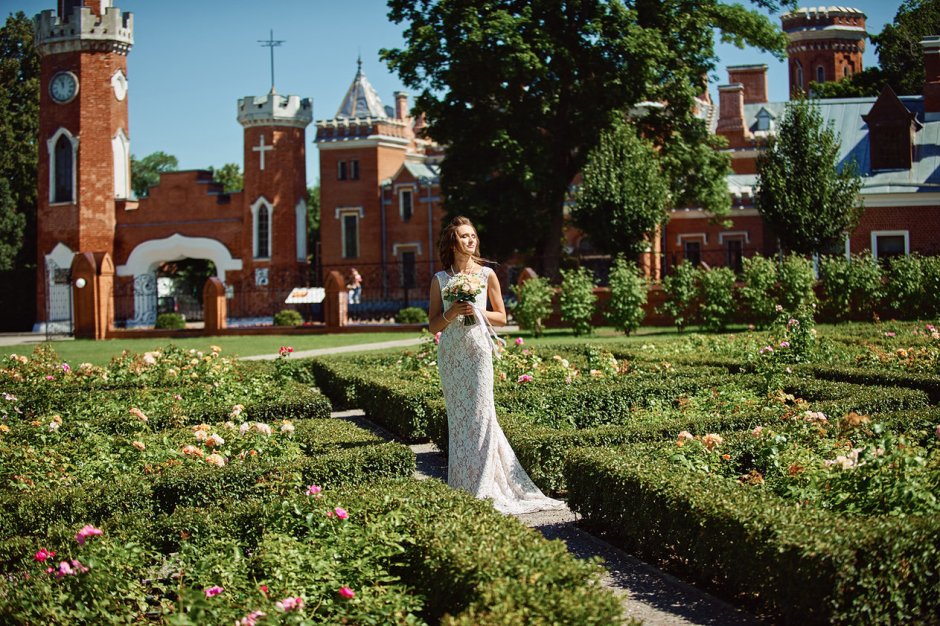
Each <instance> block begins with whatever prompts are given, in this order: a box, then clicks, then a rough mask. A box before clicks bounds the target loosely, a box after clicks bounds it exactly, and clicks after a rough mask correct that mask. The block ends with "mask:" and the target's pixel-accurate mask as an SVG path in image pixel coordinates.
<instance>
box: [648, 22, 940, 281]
mask: <svg viewBox="0 0 940 626" xmlns="http://www.w3.org/2000/svg"><path fill="white" fill-rule="evenodd" d="M782 24H783V29H784V31H785V32H786V34H787V36H788V37H789V39H790V45H789V46H788V48H787V53H788V58H789V61H788V69H789V80H790V88H791V92H795V91H806V90H807V89H809V90H811V84H812V82H825V81H832V80H841V79H843V78H845V77H846V76H849V75H851V74H853V73H855V72H858V71H860V70H861V69H862V52H863V50H864V37H865V15H864V14H863V13H862V12H861V11H858V10H856V9H851V8H845V7H828V8H826V7H820V8H810V9H805V8H804V9H798V10H796V11H793V12H791V13H787V14H785V15H784V16H783V17H782ZM921 45H922V46H923V50H924V66H925V69H926V81H925V84H924V89H923V93H921V94H911V95H901V96H898V95H895V94H894V92H893V91H891V90H890V88H888V89H885V91H883V92H882V93H881V95H880V96H879V97H877V98H846V99H824V100H819V101H818V104H819V110H820V113H821V115H822V118H823V121H824V123H826V124H831V125H832V127H833V129H834V130H835V131H836V132H837V133H838V134H839V137H840V140H841V146H842V147H841V152H840V154H839V160H840V163H843V164H844V163H847V162H849V161H855V162H856V163H857V164H858V167H859V173H860V175H861V177H862V181H863V184H862V189H861V194H860V195H861V197H860V201H861V202H862V204H863V205H864V207H865V211H864V214H863V216H862V219H861V222H860V223H859V225H858V227H857V228H856V229H855V230H854V231H853V232H852V233H851V235H850V236H849V237H847V239H846V242H845V245H844V252H845V253H846V254H857V253H863V252H864V253H870V254H872V255H873V256H875V257H876V258H877V257H884V256H889V255H895V254H910V253H912V252H919V253H922V254H928V255H932V254H940V186H938V183H940V153H938V146H940V37H931V38H928V39H927V40H925V41H924V42H922V44H921ZM766 85H767V67H766V66H764V65H751V66H737V67H729V68H728V84H726V85H721V86H719V87H718V94H719V105H718V117H717V120H716V122H715V124H714V127H713V128H714V131H715V132H716V133H717V134H719V135H721V136H723V137H725V138H726V139H727V141H728V152H729V153H730V155H731V158H732V169H733V171H734V173H733V174H732V175H731V176H729V177H728V185H729V190H730V192H731V194H732V198H733V208H732V211H731V226H730V227H728V228H724V227H721V226H718V225H714V224H710V223H709V220H708V216H707V215H704V214H702V212H701V211H695V210H684V211H675V212H674V213H673V215H672V218H671V220H670V221H669V223H668V225H667V227H666V232H665V241H664V248H665V250H666V255H667V264H668V262H669V261H670V260H671V261H672V262H675V261H677V260H681V259H682V258H688V259H691V260H695V261H702V262H706V263H708V264H709V265H731V266H737V265H739V263H740V258H741V256H742V254H743V255H750V254H753V253H757V252H760V253H763V254H769V253H773V252H774V251H775V250H776V248H777V245H776V237H775V236H774V234H773V233H771V232H768V231H767V229H766V227H765V226H764V224H763V221H762V220H761V218H760V215H758V213H757V211H756V209H754V206H753V191H754V188H755V186H756V183H757V176H756V171H757V167H756V163H757V155H758V152H759V151H760V149H761V146H762V145H763V143H764V142H765V141H766V138H767V137H768V136H770V135H772V134H773V133H774V131H775V124H776V122H777V120H779V119H780V118H781V116H782V115H783V112H784V108H785V105H786V102H768V98H767V87H766ZM839 252H842V250H841V249H840V250H839Z"/></svg>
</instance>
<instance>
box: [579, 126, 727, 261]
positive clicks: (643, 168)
mask: <svg viewBox="0 0 940 626" xmlns="http://www.w3.org/2000/svg"><path fill="white" fill-rule="evenodd" d="M582 175H583V180H582V183H581V186H580V188H579V189H578V193H577V195H576V196H575V204H574V206H573V208H572V211H571V215H572V217H573V218H574V221H575V224H576V225H577V226H578V227H579V228H581V229H582V230H583V231H584V232H585V233H587V235H588V236H589V237H590V238H591V242H592V243H593V244H594V245H595V246H596V247H597V248H599V249H601V250H603V251H604V252H607V253H609V254H618V253H622V254H625V255H626V256H628V257H629V258H630V259H632V260H636V258H637V255H638V254H639V253H640V252H641V251H643V249H644V248H645V243H646V241H647V240H648V236H649V234H650V233H651V232H652V231H653V230H654V229H655V228H656V227H657V226H658V225H660V224H662V223H664V222H665V221H666V219H667V217H668V213H667V206H668V203H669V183H668V181H667V179H666V177H665V175H664V174H663V171H662V168H661V167H660V160H659V158H658V156H657V154H656V150H655V148H654V147H653V146H652V144H650V143H649V142H648V141H647V140H645V139H643V138H641V137H639V136H638V135H637V133H636V128H635V127H634V126H633V125H632V124H629V123H627V122H625V121H621V120H618V121H617V122H615V123H614V124H613V125H612V126H611V128H610V129H608V130H606V131H604V132H603V133H602V134H601V139H600V142H599V143H598V145H597V146H595V147H594V149H593V150H592V151H591V154H590V156H589V157H588V160H587V163H586V164H585V166H584V171H583V173H582ZM725 195H727V193H726V194H725Z"/></svg>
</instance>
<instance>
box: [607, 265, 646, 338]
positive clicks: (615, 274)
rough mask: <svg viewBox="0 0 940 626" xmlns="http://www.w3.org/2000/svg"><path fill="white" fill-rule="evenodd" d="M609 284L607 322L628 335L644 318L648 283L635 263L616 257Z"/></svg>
mask: <svg viewBox="0 0 940 626" xmlns="http://www.w3.org/2000/svg"><path fill="white" fill-rule="evenodd" d="M609 284H610V300H609V301H608V302H607V320H608V321H609V322H610V323H611V324H613V326H614V328H616V329H617V330H619V331H621V332H622V333H624V334H625V335H629V334H630V333H631V332H633V331H635V330H636V329H637V328H639V327H640V324H641V323H642V322H643V319H644V318H645V317H646V309H645V305H646V300H647V297H648V295H649V281H648V280H647V279H646V278H645V277H644V276H643V275H642V274H641V273H640V269H639V268H638V267H637V266H636V263H627V261H626V259H624V258H623V257H622V256H619V255H618V256H617V258H616V259H614V264H613V266H612V267H611V269H610V275H609Z"/></svg>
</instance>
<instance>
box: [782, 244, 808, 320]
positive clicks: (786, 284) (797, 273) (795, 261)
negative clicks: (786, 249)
mask: <svg viewBox="0 0 940 626" xmlns="http://www.w3.org/2000/svg"><path fill="white" fill-rule="evenodd" d="M778 275H779V280H780V304H781V306H783V308H784V309H786V310H787V311H796V310H798V309H801V308H806V307H812V306H813V305H814V304H815V303H816V292H815V290H814V289H813V288H814V287H815V285H816V276H815V273H814V272H813V262H812V261H810V260H809V259H807V258H805V257H802V256H800V255H798V254H788V255H786V256H785V257H784V258H783V263H781V264H780V270H779V274H778Z"/></svg>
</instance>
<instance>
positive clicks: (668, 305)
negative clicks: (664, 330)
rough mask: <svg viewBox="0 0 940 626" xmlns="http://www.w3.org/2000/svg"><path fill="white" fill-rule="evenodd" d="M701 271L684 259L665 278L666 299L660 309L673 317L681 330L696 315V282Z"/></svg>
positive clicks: (680, 330)
mask: <svg viewBox="0 0 940 626" xmlns="http://www.w3.org/2000/svg"><path fill="white" fill-rule="evenodd" d="M698 275H699V271H698V270H697V269H696V268H695V266H693V265H692V264H691V263H689V262H688V261H682V262H681V263H679V265H677V266H676V268H675V270H674V271H673V273H672V274H670V275H669V276H667V277H666V278H665V279H664V280H663V291H665V292H666V301H665V302H664V303H663V306H662V308H661V309H660V311H661V312H662V313H665V314H666V315H669V316H670V317H672V318H673V322H674V323H675V325H676V328H678V329H679V332H682V331H683V330H684V329H685V327H686V326H688V325H689V324H691V323H692V322H693V321H694V319H695V315H696V309H695V307H696V305H697V302H696V296H697V295H698V294H697V289H696V283H697V282H698Z"/></svg>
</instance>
